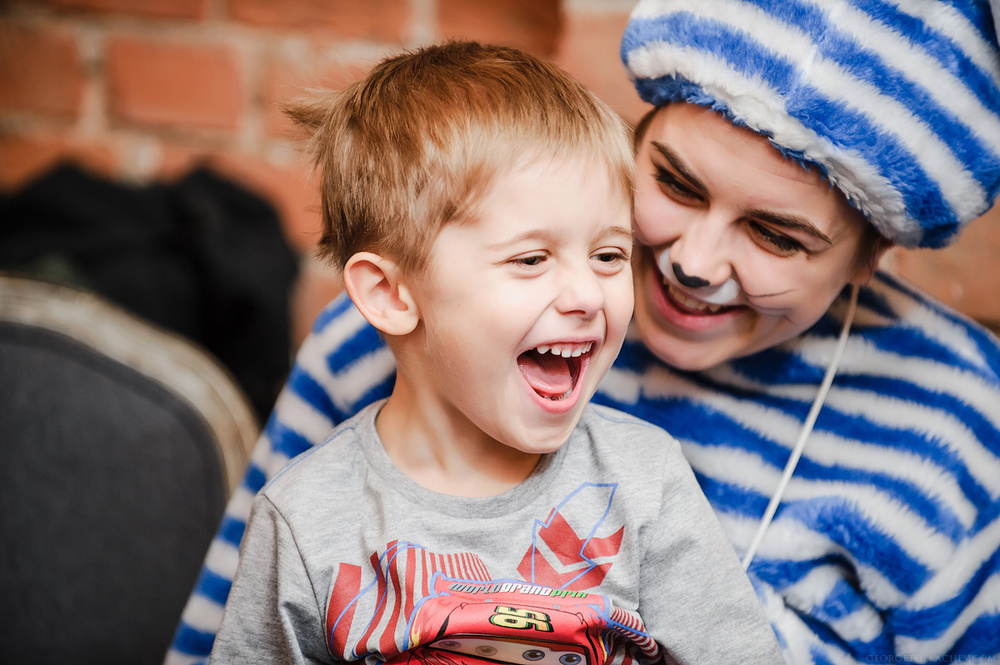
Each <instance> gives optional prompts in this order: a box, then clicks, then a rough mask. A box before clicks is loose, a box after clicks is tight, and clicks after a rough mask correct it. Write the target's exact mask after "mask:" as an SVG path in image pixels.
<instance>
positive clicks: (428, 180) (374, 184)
mask: <svg viewBox="0 0 1000 665" xmlns="http://www.w3.org/2000/svg"><path fill="white" fill-rule="evenodd" d="M287 112H288V114H289V115H290V116H291V117H292V118H293V119H294V120H295V121H296V122H298V123H299V124H300V125H302V126H304V127H306V128H307V129H309V130H310V131H311V132H312V138H311V143H310V145H311V148H312V149H313V151H314V153H315V157H316V165H317V166H318V167H319V169H320V171H321V172H322V180H321V183H322V184H321V191H322V204H323V232H322V237H321V238H320V241H319V253H320V255H321V256H323V257H326V258H329V259H332V260H333V262H334V263H335V264H336V265H337V267H338V268H343V267H344V265H345V263H346V262H347V260H348V259H349V258H350V257H351V256H352V255H353V254H355V253H357V252H360V251H370V252H374V253H377V254H380V255H382V256H385V257H387V258H390V259H391V260H393V261H395V262H396V263H397V264H398V265H399V266H400V267H401V268H402V269H403V270H407V271H415V270H419V269H421V268H422V267H423V265H424V262H425V260H426V258H427V255H428V253H429V251H430V246H431V244H432V243H433V242H434V239H435V238H436V237H437V234H438V232H439V231H440V229H441V228H442V227H443V226H444V225H445V224H448V223H450V222H453V221H461V220H463V219H468V218H469V216H470V215H472V214H474V208H475V204H476V202H477V201H478V200H480V199H481V198H482V197H483V196H484V195H485V194H486V192H487V191H488V189H489V187H490V185H491V184H492V183H493V182H494V180H495V179H496V177H497V176H498V175H501V174H504V173H509V172H511V171H513V170H514V169H516V168H519V167H522V166H527V165H529V164H530V163H531V162H532V161H536V160H538V159H553V158H572V159H577V158H579V159H590V160H594V161H596V162H598V163H603V164H605V165H606V166H607V171H608V177H609V178H610V179H611V181H612V182H613V184H614V191H617V192H620V193H621V195H622V197H623V198H625V199H626V200H627V201H628V202H629V203H631V201H632V171H633V156H632V151H631V147H630V145H629V141H628V130H627V127H626V126H625V124H624V123H623V122H622V121H621V119H620V118H619V117H618V116H617V115H615V113H614V112H613V111H611V109H609V108H608V107H607V106H606V105H605V104H604V103H603V102H601V101H600V100H598V99H597V98H596V97H595V96H594V95H593V94H591V93H590V92H588V91H587V90H586V89H585V88H584V87H583V86H582V85H581V84H580V83H579V82H577V81H576V80H574V79H573V78H572V77H570V76H569V75H568V74H566V73H565V72H563V71H562V70H560V69H559V68H558V67H556V66H554V65H552V64H551V63H548V62H545V61H544V60H541V59H539V58H536V57H534V56H532V55H529V54H527V53H524V52H522V51H519V50H517V49H513V48H506V47H501V46H488V45H482V44H478V43H476V42H448V43H444V44H439V45H434V46H428V47H425V48H421V49H418V50H416V51H413V52H409V53H404V54H401V55H397V56H395V57H390V58H388V59H386V60H384V61H382V62H381V63H380V64H378V65H376V66H375V67H374V68H373V69H372V70H371V71H370V72H369V73H368V75H367V76H365V77H364V79H362V80H361V81H358V82H356V83H353V84H351V85H349V86H347V87H346V88H344V89H343V90H341V91H338V92H334V93H330V94H328V95H325V96H322V97H320V98H318V99H315V100H312V101H309V102H304V103H299V104H296V105H293V106H291V107H289V108H288V109H287Z"/></svg>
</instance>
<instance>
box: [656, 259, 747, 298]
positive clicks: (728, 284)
mask: <svg viewBox="0 0 1000 665" xmlns="http://www.w3.org/2000/svg"><path fill="white" fill-rule="evenodd" d="M656 265H657V266H659V268H660V272H661V273H663V276H664V277H665V278H666V279H667V280H668V281H669V282H670V283H671V284H673V285H674V286H678V287H682V288H684V289H685V290H690V291H691V294H692V295H693V296H694V297H696V298H697V299H698V300H702V301H704V302H707V303H709V304H710V305H733V304H736V299H737V298H738V297H739V295H740V285H739V284H738V283H737V282H736V280H735V279H733V277H732V275H730V277H729V279H727V280H726V281H724V282H723V283H722V284H717V285H714V286H713V285H711V284H710V285H708V286H703V287H701V288H697V289H691V287H689V286H685V285H683V284H681V283H680V282H679V281H678V279H677V275H676V274H675V273H674V267H673V265H671V263H670V248H669V247H666V248H664V249H662V250H661V251H660V252H659V253H657V254H656Z"/></svg>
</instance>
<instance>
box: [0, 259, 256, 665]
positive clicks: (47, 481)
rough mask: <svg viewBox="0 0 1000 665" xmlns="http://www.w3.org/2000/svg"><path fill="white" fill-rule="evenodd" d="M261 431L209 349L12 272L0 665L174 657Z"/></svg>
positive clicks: (1, 368) (4, 288)
mask: <svg viewBox="0 0 1000 665" xmlns="http://www.w3.org/2000/svg"><path fill="white" fill-rule="evenodd" d="M257 434H258V425H257V423H256V422H255V418H254V415H253V413H252V410H251V407H250V404H249V402H248V400H247V399H246V398H245V396H244V395H243V393H242V392H241V391H240V389H239V388H238V387H237V385H236V384H235V383H234V381H233V380H232V379H231V377H230V376H229V375H228V374H227V373H226V371H225V370H223V369H222V366H221V365H220V364H219V363H218V362H217V361H215V360H214V359H212V358H210V357H209V356H208V355H207V354H206V353H205V352H204V351H202V350H201V349H200V348H197V347H195V346H194V345H193V344H191V343H190V342H188V341H186V340H184V339H182V338H180V337H178V336H176V335H173V334H170V333H166V332H164V331H162V330H161V329H158V328H154V327H152V326H151V325H150V324H148V323H146V322H144V321H143V320H141V319H139V318H137V317H134V316H132V315H130V314H128V313H126V312H124V311H123V310H121V309H119V308H117V307H115V306H113V305H111V304H110V303H108V302H107V301H105V300H103V299H102V298H100V297H98V296H95V295H93V294H91V293H87V292H82V291H79V290H75V289H70V288H66V287H60V286H55V285H51V284H47V283H42V282H37V281H32V280H27V279H21V278H17V277H12V276H10V275H2V274H0V451H2V456H0V663H12V664H17V663H32V664H35V663H102V664H111V663H129V664H130V665H135V664H141V663H153V664H156V665H159V664H160V663H161V662H162V660H163V656H164V653H165V652H166V649H167V646H168V644H169V642H170V639H171V638H172V636H173V632H174V630H175V629H176V627H177V622H178V620H179V617H180V614H181V610H182V609H183V606H184V603H185V601H186V600H187V598H188V595H189V593H190V591H191V588H192V587H193V585H194V582H195V579H196V577H197V575H198V572H199V570H200V567H201V563H202V561H203V559H204V556H205V552H206V551H207V548H208V545H209V543H210V541H211V539H212V536H213V535H214V533H215V531H216V529H217V528H218V525H219V520H220V519H221V517H222V513H223V510H224V508H225V503H226V501H227V499H228V497H229V495H230V494H231V493H232V491H233V490H234V489H235V487H236V484H237V483H238V482H239V481H240V478H241V477H242V474H243V471H244V469H245V466H246V463H247V459H248V455H249V451H250V449H251V448H252V446H253V443H254V440H255V439H256V436H257Z"/></svg>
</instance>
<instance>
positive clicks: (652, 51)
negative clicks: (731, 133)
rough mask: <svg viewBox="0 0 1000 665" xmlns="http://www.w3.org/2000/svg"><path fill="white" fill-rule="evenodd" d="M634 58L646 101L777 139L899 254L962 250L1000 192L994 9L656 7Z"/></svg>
mask: <svg viewBox="0 0 1000 665" xmlns="http://www.w3.org/2000/svg"><path fill="white" fill-rule="evenodd" d="M621 54H622V59H623V61H624V62H625V65H626V67H627V68H628V70H629V73H630V74H631V75H632V77H633V79H634V81H635V86H636V89H637V90H638V91H639V94H640V95H641V96H642V97H643V99H645V100H646V101H648V102H650V103H651V104H653V105H654V106H660V105H663V104H666V103H669V102H672V101H681V100H683V101H688V102H692V103H696V104H700V105H703V106H708V107H711V108H714V109H716V110H718V111H720V112H722V113H724V114H725V115H726V116H727V117H729V118H730V119H731V120H732V121H733V122H735V123H737V124H740V125H745V126H747V127H749V128H750V129H753V130H754V131H756V132H758V133H761V134H764V135H766V136H768V137H769V138H770V139H771V142H772V143H773V144H774V145H775V146H777V147H778V149H779V150H781V151H782V152H784V153H786V154H788V155H791V156H793V157H795V158H797V159H800V160H803V161H805V162H807V163H812V164H816V165H818V166H819V167H820V169H821V170H822V171H823V172H824V173H825V174H826V175H827V177H828V178H829V180H830V182H832V183H833V184H834V185H836V186H837V187H838V188H840V189H841V190H842V191H843V192H844V194H845V195H846V196H847V198H848V200H849V201H850V202H851V203H852V204H853V205H854V206H855V207H856V208H858V209H859V210H861V211H862V212H863V213H864V214H865V216H866V217H867V218H868V219H869V220H870V221H871V222H872V223H873V224H875V226H876V227H877V228H878V229H879V231H880V232H881V233H882V235H884V236H885V237H887V238H889V239H890V240H892V241H894V242H896V243H897V244H900V245H903V246H906V247H941V246H943V245H946V244H948V243H949V242H951V241H952V240H953V239H954V238H955V237H957V234H958V232H959V231H960V230H961V228H962V227H963V226H965V225H966V224H967V223H968V222H970V221H971V220H973V219H975V218H976V217H978V216H980V215H982V214H983V213H984V212H986V211H987V210H988V209H989V207H990V205H991V203H992V201H993V200H994V198H995V197H996V195H997V191H998V189H1000V49H998V46H997V35H996V30H995V28H994V22H993V16H992V14H991V12H990V6H989V3H987V2H986V1H985V0H976V1H972V2H969V1H962V2H957V1H947V0H903V1H899V0H897V1H894V2H893V1H867V0H866V1H859V0H811V1H810V0H642V1H641V2H639V4H638V5H637V6H636V8H635V10H634V11H633V13H632V17H631V20H630V22H629V24H628V27H627V28H626V30H625V35H624V37H623V39H622V46H621Z"/></svg>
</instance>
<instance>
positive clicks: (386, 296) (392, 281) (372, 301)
mask: <svg viewBox="0 0 1000 665" xmlns="http://www.w3.org/2000/svg"><path fill="white" fill-rule="evenodd" d="M344 288H345V289H347V295H349V296H350V297H351V300H352V301H354V305H355V306H356V307H357V308H358V311H360V312H361V314H362V315H363V316H364V317H365V318H366V319H367V320H368V323H370V324H372V325H373V326H375V327H376V328H378V329H379V330H380V331H382V332H383V333H385V334H386V335H406V334H409V333H411V332H413V330H414V329H415V328H416V327H417V323H418V322H419V321H420V313H419V312H418V311H417V306H416V302H414V300H413V297H412V296H411V294H410V290H409V288H408V286H407V284H406V281H405V280H404V279H403V273H402V271H401V270H400V269H399V266H397V265H396V263H395V262H393V261H391V260H389V259H387V258H384V257H382V256H379V255H378V254H373V253H371V252H358V253H357V254H354V255H353V256H351V258H350V259H348V260H347V265H345V266H344Z"/></svg>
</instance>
